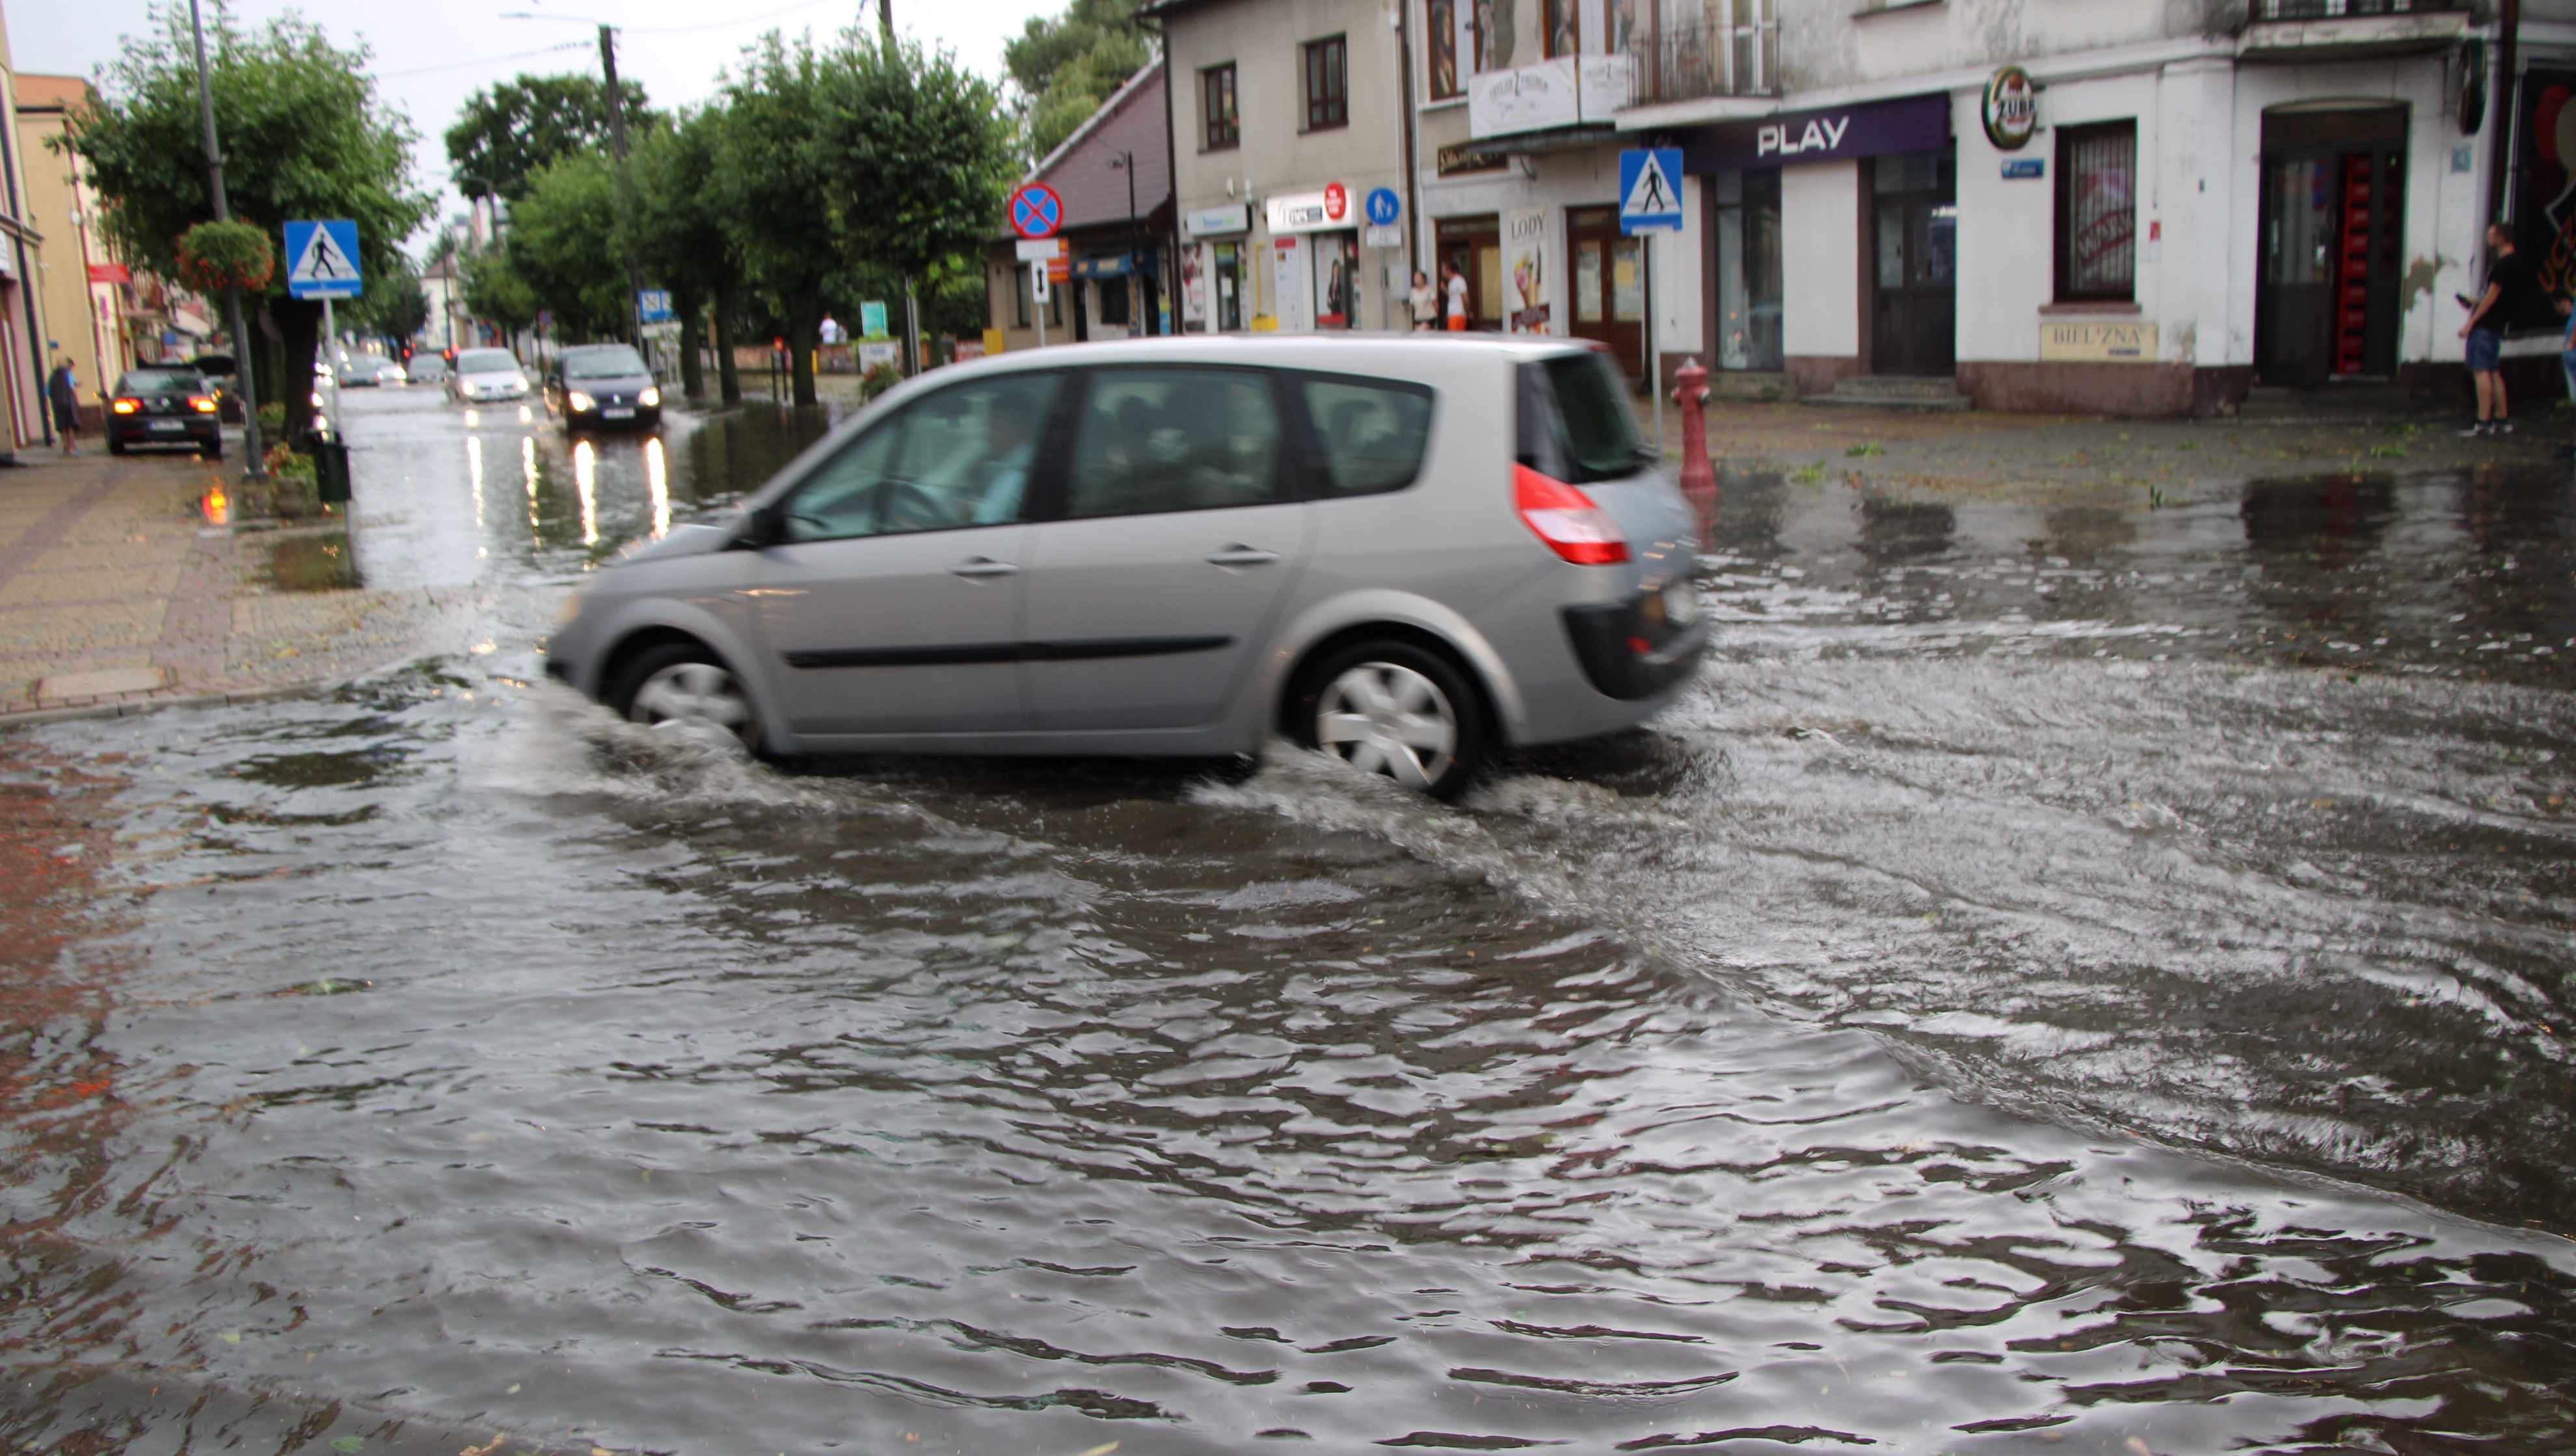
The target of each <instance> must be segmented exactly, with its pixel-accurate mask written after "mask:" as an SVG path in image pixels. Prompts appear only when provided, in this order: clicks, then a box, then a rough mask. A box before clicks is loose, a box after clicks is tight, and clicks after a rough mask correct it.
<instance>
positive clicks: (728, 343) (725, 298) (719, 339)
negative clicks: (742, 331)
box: [715, 288, 742, 405]
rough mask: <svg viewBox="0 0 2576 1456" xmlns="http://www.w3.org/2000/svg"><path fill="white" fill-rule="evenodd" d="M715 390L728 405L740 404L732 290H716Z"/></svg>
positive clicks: (740, 383) (739, 372) (740, 385)
mask: <svg viewBox="0 0 2576 1456" xmlns="http://www.w3.org/2000/svg"><path fill="white" fill-rule="evenodd" d="M715 314H716V319H715V322H716V329H715V333H716V390H717V392H718V393H719V394H720V395H721V396H722V397H723V399H724V402H725V403H726V404H728V405H736V404H740V403H742V372H741V371H740V370H738V369H736V368H735V367H734V362H733V290H732V289H731V288H719V289H717V290H716V309H715Z"/></svg>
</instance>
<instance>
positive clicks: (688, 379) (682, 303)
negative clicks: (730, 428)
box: [671, 289, 707, 399]
mask: <svg viewBox="0 0 2576 1456" xmlns="http://www.w3.org/2000/svg"><path fill="white" fill-rule="evenodd" d="M671 302H672V303H673V304H675V305H677V306H678V308H679V311H680V392H681V393H682V394H685V395H687V396H688V397H689V398H691V399H696V398H697V397H698V396H700V395H702V394H705V393H706V392H707V370H706V364H705V361H703V360H701V359H699V358H698V349H699V346H701V345H702V344H704V343H705V342H706V331H707V324H706V317H705V315H706V310H705V309H704V308H703V307H701V306H700V304H699V302H698V297H697V295H696V294H694V293H688V292H683V291H681V290H678V289H674V290H672V292H671Z"/></svg>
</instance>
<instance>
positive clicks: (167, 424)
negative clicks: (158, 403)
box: [143, 420, 180, 430]
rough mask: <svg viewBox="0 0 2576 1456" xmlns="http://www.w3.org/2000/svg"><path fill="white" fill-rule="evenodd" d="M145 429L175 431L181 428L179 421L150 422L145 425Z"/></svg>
mask: <svg viewBox="0 0 2576 1456" xmlns="http://www.w3.org/2000/svg"><path fill="white" fill-rule="evenodd" d="M143 428H145V429H147V430H175V429H178V428H180V425H179V422H178V421H177V420H148V421H146V422H145V423H144V426H143Z"/></svg>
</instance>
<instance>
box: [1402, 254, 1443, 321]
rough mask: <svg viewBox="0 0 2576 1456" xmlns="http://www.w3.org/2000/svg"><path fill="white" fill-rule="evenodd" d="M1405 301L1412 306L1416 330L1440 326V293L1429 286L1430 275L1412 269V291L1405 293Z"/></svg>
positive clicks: (1417, 269)
mask: <svg viewBox="0 0 2576 1456" xmlns="http://www.w3.org/2000/svg"><path fill="white" fill-rule="evenodd" d="M1405 302H1406V303H1407V304H1408V305H1410V306H1411V307H1412V310H1413V327H1414V329H1415V331H1416V332H1420V331H1421V330H1424V329H1436V328H1438V327H1440V294H1439V293H1438V291H1437V290H1435V289H1433V288H1432V286H1431V275H1429V274H1427V273H1425V272H1423V271H1422V270H1421V269H1419V268H1416V269H1414V270H1413V291H1412V292H1411V293H1408V294H1406V295H1405Z"/></svg>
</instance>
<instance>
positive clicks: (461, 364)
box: [447, 349, 528, 404]
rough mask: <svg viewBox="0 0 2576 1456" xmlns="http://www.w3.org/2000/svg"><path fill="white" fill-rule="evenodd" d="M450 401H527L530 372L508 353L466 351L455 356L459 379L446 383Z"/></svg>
mask: <svg viewBox="0 0 2576 1456" xmlns="http://www.w3.org/2000/svg"><path fill="white" fill-rule="evenodd" d="M447 397H448V398H450V399H453V400H456V401H459V402H460V403H464V404H483V403H486V402H489V401H492V400H501V399H526V398H527V397H528V375H527V371H526V370H524V369H521V368H520V367H519V356H518V355H516V354H513V353H511V352H510V351H509V350H507V349H465V350H460V351H459V352H458V353H457V355H456V376H455V377H454V378H452V379H450V380H448V381H447Z"/></svg>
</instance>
